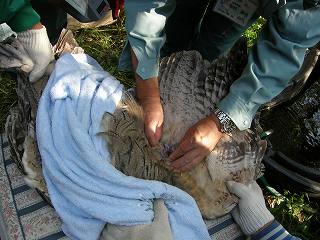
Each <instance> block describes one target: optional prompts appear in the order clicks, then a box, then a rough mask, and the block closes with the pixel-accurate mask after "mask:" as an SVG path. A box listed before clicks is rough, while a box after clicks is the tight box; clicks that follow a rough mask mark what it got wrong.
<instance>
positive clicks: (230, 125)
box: [214, 107, 237, 133]
mask: <svg viewBox="0 0 320 240" xmlns="http://www.w3.org/2000/svg"><path fill="white" fill-rule="evenodd" d="M214 114H215V115H216V116H217V118H218V119H219V121H220V126H221V132H223V133H232V132H234V131H235V130H237V126H236V125H235V123H234V122H233V121H232V120H231V118H229V116H228V115H227V114H226V113H224V112H223V111H221V110H220V109H219V108H217V107H216V108H215V110H214Z"/></svg>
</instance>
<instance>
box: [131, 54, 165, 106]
mask: <svg viewBox="0 0 320 240" xmlns="http://www.w3.org/2000/svg"><path fill="white" fill-rule="evenodd" d="M131 62H132V69H133V71H134V73H135V79H136V90H137V97H138V99H139V100H140V101H143V100H146V99H148V98H155V99H158V100H159V101H160V93H159V84H158V78H157V77H151V78H149V79H145V80H143V79H142V78H141V77H140V75H139V74H138V73H136V69H137V65H138V59H137V57H136V55H135V53H134V52H133V50H132V49H131Z"/></svg>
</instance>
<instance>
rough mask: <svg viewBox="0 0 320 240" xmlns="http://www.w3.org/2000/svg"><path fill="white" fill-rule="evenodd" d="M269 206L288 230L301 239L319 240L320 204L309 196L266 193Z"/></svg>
mask: <svg viewBox="0 0 320 240" xmlns="http://www.w3.org/2000/svg"><path fill="white" fill-rule="evenodd" d="M265 199H266V202H267V206H268V207H269V210H270V211H271V213H272V214H273V215H274V216H275V218H276V219H277V220H278V221H279V222H280V223H281V224H282V225H283V226H284V227H285V228H286V230H287V231H288V232H289V233H291V234H292V235H294V236H296V237H300V238H301V239H306V240H307V239H308V240H312V239H318V236H319V235H320V212H319V203H318V202H316V201H314V200H313V201H312V200H310V199H309V198H308V196H307V194H305V193H301V194H297V193H290V192H288V191H285V192H284V194H283V195H282V196H273V195H270V194H268V193H265Z"/></svg>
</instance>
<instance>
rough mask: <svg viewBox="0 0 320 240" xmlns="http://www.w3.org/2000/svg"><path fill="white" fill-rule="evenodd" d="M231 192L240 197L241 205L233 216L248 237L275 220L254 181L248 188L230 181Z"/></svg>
mask: <svg viewBox="0 0 320 240" xmlns="http://www.w3.org/2000/svg"><path fill="white" fill-rule="evenodd" d="M227 187H228V189H229V191H230V192H231V193H233V194H235V195H236V196H238V197H239V204H238V206H236V207H235V208H234V209H233V210H232V211H231V214H232V216H233V218H234V220H235V221H236V222H237V223H238V225H239V226H240V228H241V230H242V231H243V233H244V234H246V235H252V234H254V233H256V232H257V231H259V230H260V229H261V228H262V227H264V226H265V225H267V224H268V223H270V222H271V221H273V220H274V216H273V215H272V214H271V213H270V211H269V210H268V209H267V207H266V204H265V201H264V198H263V194H262V190H261V188H260V187H259V185H258V184H257V183H256V182H255V181H254V182H252V183H250V184H249V185H248V186H246V185H244V184H242V183H238V182H234V181H228V182H227Z"/></svg>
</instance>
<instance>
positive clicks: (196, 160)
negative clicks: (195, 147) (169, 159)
mask: <svg viewBox="0 0 320 240" xmlns="http://www.w3.org/2000/svg"><path fill="white" fill-rule="evenodd" d="M204 157H205V156H203V155H198V156H196V157H195V158H193V159H192V160H191V162H189V163H188V164H186V165H184V166H183V167H182V168H180V169H178V170H179V171H181V172H187V171H190V170H192V169H193V168H195V166H197V165H198V164H199V163H200V162H201V161H202V160H203V159H204Z"/></svg>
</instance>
